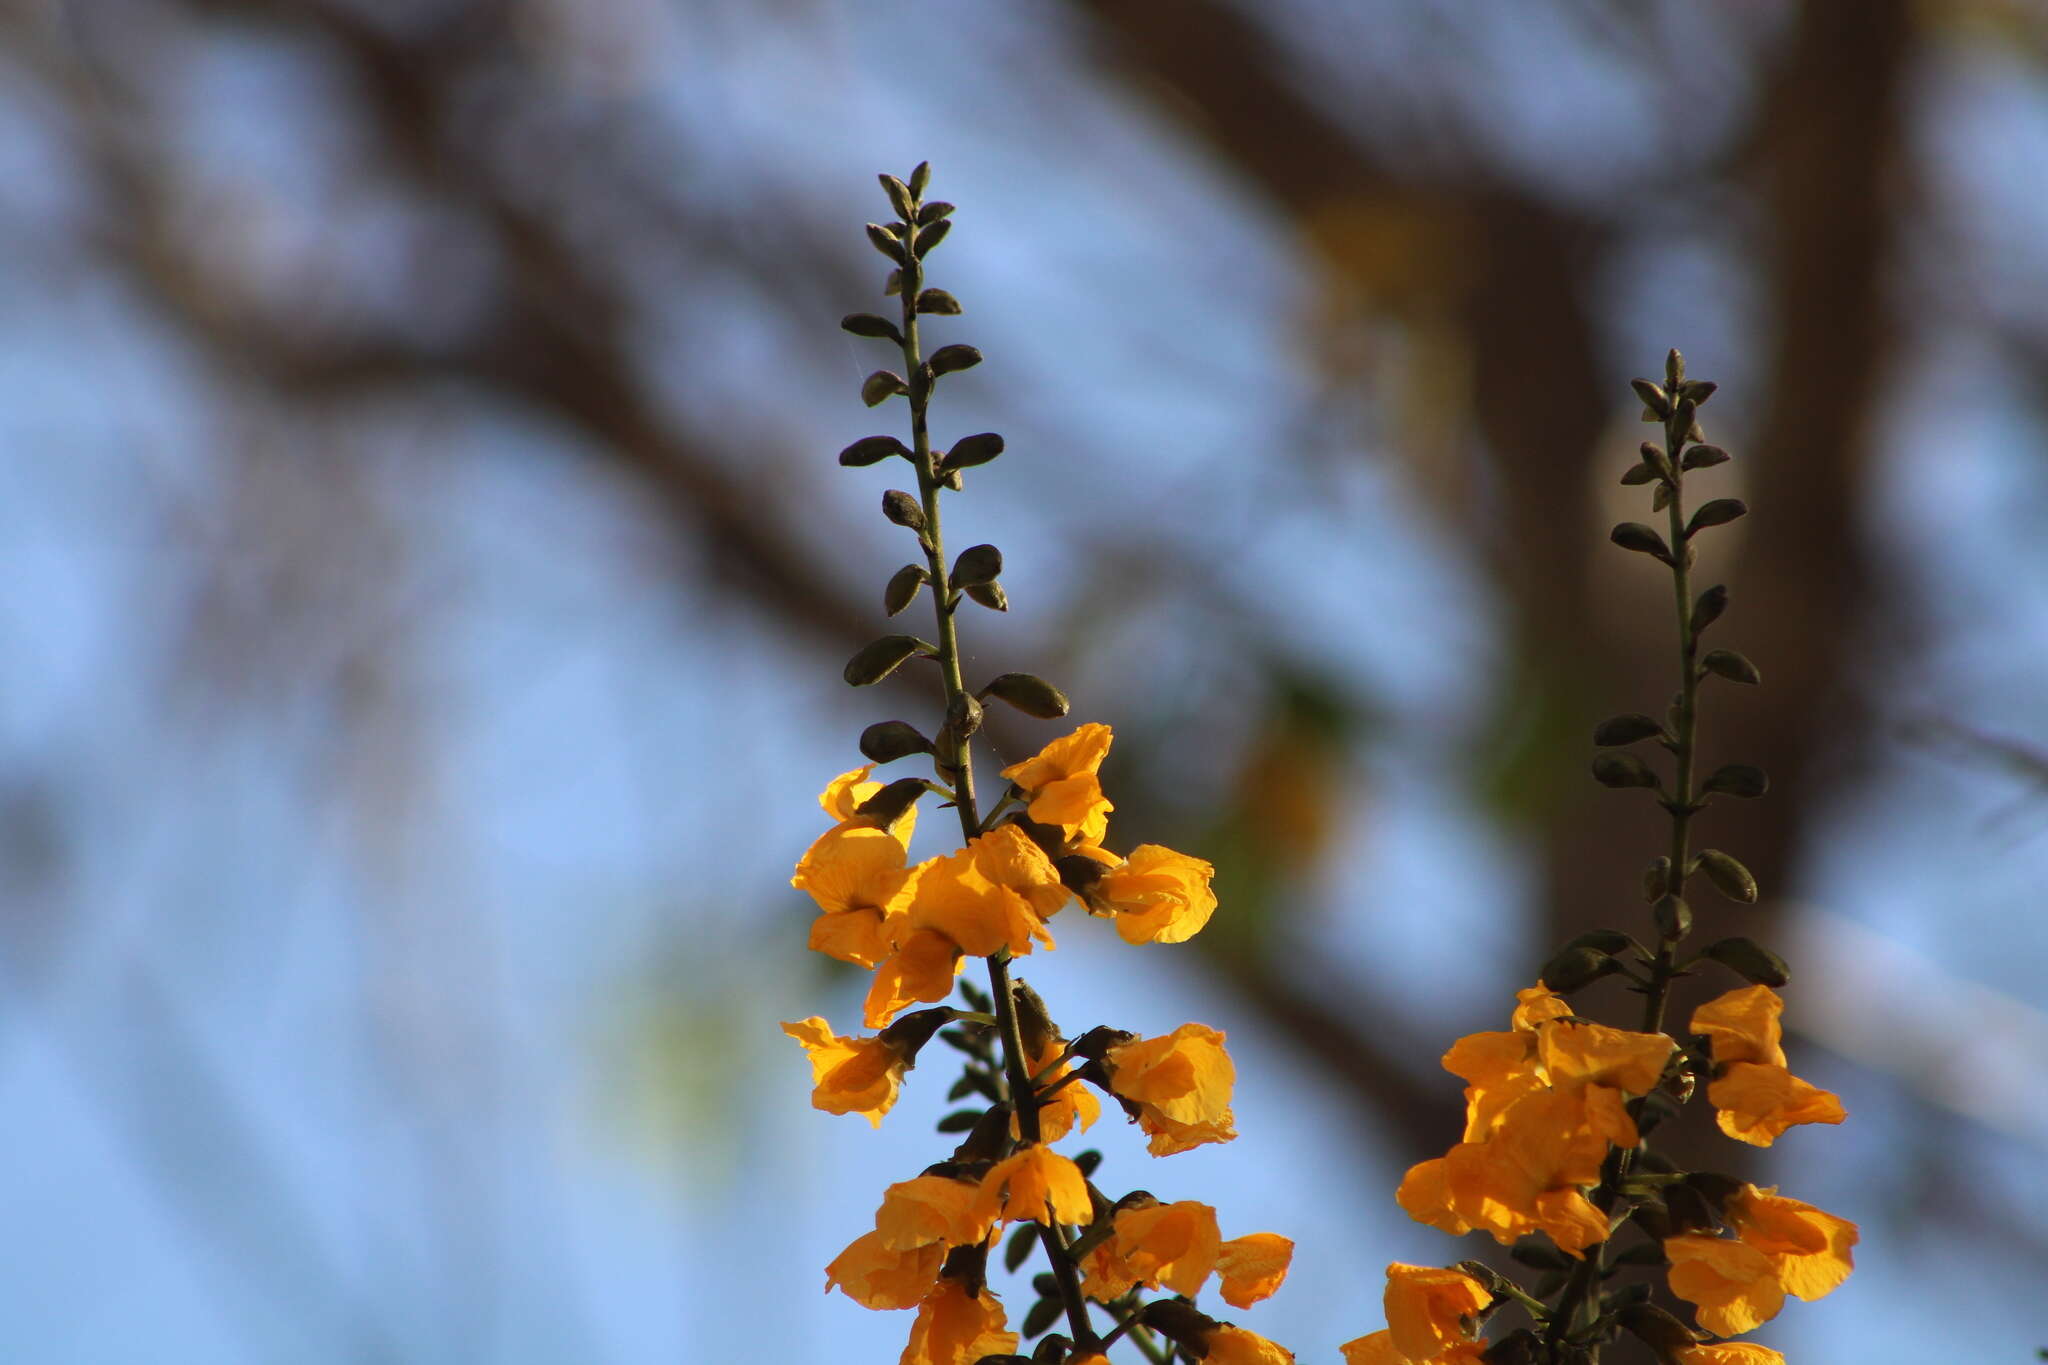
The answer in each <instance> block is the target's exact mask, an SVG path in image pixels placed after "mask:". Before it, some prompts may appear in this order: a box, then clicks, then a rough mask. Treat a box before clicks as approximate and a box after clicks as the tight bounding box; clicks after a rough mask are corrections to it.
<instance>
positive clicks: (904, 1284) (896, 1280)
mask: <svg viewBox="0 0 2048 1365" xmlns="http://www.w3.org/2000/svg"><path fill="white" fill-rule="evenodd" d="M945 1259H946V1248H945V1246H944V1245H943V1244H942V1243H939V1242H932V1243H930V1244H928V1245H925V1246H919V1247H910V1248H908V1249H906V1250H901V1251H898V1250H892V1249H891V1248H889V1247H888V1246H886V1245H884V1244H883V1241H882V1234H881V1233H879V1232H868V1233H863V1234H861V1235H860V1236H859V1237H856V1238H855V1239H854V1241H853V1244H852V1245H851V1246H849V1247H847V1248H846V1250H844V1251H842V1252H840V1253H839V1255H838V1256H837V1257H836V1258H835V1259H834V1260H833V1262H832V1264H831V1265H828V1266H826V1267H825V1292H826V1293H827V1294H829V1293H831V1292H832V1287H833V1286H834V1285H837V1286H838V1287H839V1289H840V1291H841V1292H842V1293H844V1294H845V1295H846V1297H847V1298H849V1299H852V1300H853V1301H854V1302H855V1303H857V1304H860V1305H861V1306H862V1307H865V1308H909V1307H910V1306H911V1305H913V1304H915V1303H916V1302H917V1301H918V1300H920V1299H922V1298H923V1297H924V1296H925V1295H926V1294H927V1293H929V1292H930V1291H931V1287H932V1283H933V1281H935V1280H937V1279H938V1278H939V1267H940V1266H941V1265H942V1264H944V1263H945Z"/></svg>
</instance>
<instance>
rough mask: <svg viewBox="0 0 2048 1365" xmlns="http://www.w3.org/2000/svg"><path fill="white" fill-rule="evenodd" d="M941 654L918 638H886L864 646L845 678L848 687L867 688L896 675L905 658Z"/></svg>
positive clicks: (848, 662) (849, 667)
mask: <svg viewBox="0 0 2048 1365" xmlns="http://www.w3.org/2000/svg"><path fill="white" fill-rule="evenodd" d="M938 652H939V651H938V648H937V646H935V645H928V644H926V643H925V642H924V641H922V640H920V639H918V638H917V637H916V636H915V635H884V636H883V637H882V638H881V639H879V640H874V641H870V642H869V643H868V644H865V645H862V646H861V648H860V652H859V653H857V654H855V655H854V656H853V657H852V658H851V659H848V660H847V661H846V669H845V672H844V674H843V675H842V676H844V677H845V679H846V681H847V685H848V686H851V687H867V686H869V685H870V684H872V683H878V682H880V681H881V680H882V679H884V678H886V677H888V676H889V675H890V674H891V673H894V672H895V671H896V670H897V668H898V667H900V666H901V665H902V663H903V661H904V660H905V659H909V658H913V657H915V656H916V655H919V654H925V655H932V654H937V653H938Z"/></svg>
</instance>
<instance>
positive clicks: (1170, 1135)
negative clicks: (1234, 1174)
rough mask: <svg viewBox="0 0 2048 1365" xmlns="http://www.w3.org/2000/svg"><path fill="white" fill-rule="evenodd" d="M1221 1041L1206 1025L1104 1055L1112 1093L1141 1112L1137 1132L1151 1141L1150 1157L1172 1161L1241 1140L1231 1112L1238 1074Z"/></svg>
mask: <svg viewBox="0 0 2048 1365" xmlns="http://www.w3.org/2000/svg"><path fill="white" fill-rule="evenodd" d="M1223 1039H1224V1035H1223V1034H1222V1033H1220V1032H1218V1031H1217V1030H1216V1029H1212V1028H1210V1027H1209V1026H1208V1025H1206V1024H1182V1025H1181V1026H1180V1027H1179V1028H1177V1029H1175V1030H1174V1031H1173V1032H1172V1033H1170V1034H1167V1035H1165V1036H1164V1037H1160V1038H1141V1039H1139V1040H1138V1041H1137V1042H1134V1043H1123V1044H1120V1045H1118V1046H1116V1047H1112V1048H1110V1049H1108V1051H1107V1052H1106V1053H1105V1054H1104V1056H1103V1060H1104V1063H1105V1069H1106V1070H1107V1071H1108V1072H1109V1085H1110V1089H1111V1090H1113V1091H1115V1092H1116V1093H1117V1094H1118V1095H1121V1096H1123V1097H1124V1098H1125V1099H1127V1100H1130V1101H1132V1102H1133V1103H1135V1104H1136V1105H1137V1106H1138V1126H1139V1127H1140V1128H1143V1129H1144V1130H1145V1132H1146V1133H1147V1134H1148V1135H1149V1136H1150V1137H1151V1141H1150V1143H1148V1144H1147V1146H1148V1149H1149V1150H1150V1151H1151V1153H1152V1155H1154V1156H1171V1155H1172V1154H1173V1153H1175V1152H1184V1151H1186V1150H1188V1149H1189V1148H1190V1147H1198V1146H1200V1145H1201V1144H1202V1143H1205V1142H1228V1141H1230V1140H1231V1139H1232V1138H1234V1137H1236V1136H1237V1129H1236V1128H1235V1127H1234V1126H1233V1118H1232V1115H1231V1112H1230V1090H1231V1087H1232V1085H1234V1084H1235V1083H1236V1081H1237V1071H1236V1068H1234V1067H1233V1066H1232V1065H1231V1064H1230V1054H1229V1053H1227V1052H1225V1051H1224V1050H1223Z"/></svg>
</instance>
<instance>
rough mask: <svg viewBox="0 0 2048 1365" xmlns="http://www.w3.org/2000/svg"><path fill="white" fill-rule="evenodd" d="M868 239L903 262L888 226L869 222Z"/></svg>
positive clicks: (882, 250)
mask: <svg viewBox="0 0 2048 1365" xmlns="http://www.w3.org/2000/svg"><path fill="white" fill-rule="evenodd" d="M868 241H870V242H872V243H873V244H874V248H875V250H877V251H879V252H881V253H882V254H883V255H884V256H887V257H888V258H889V259H890V260H892V261H894V262H896V264H898V265H902V264H903V243H901V242H899V241H897V240H896V234H895V233H894V232H892V231H890V230H889V229H888V228H885V227H883V226H882V225H881V224H880V223H869V224H868ZM870 406H872V404H870Z"/></svg>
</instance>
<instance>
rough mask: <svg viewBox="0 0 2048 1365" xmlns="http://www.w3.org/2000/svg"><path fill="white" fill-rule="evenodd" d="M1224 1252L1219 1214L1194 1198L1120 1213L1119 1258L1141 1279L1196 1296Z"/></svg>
mask: <svg viewBox="0 0 2048 1365" xmlns="http://www.w3.org/2000/svg"><path fill="white" fill-rule="evenodd" d="M1221 1249H1222V1235H1221V1234H1220V1233H1218V1232H1217V1231H1216V1210H1215V1209H1213V1208H1211V1207H1209V1206H1208V1205H1207V1204H1198V1203H1196V1202H1195V1201H1194V1200H1192V1199H1183V1200H1181V1201H1179V1202H1178V1203H1173V1204H1148V1205H1145V1206H1142V1207H1139V1208H1129V1209H1122V1210H1119V1211H1118V1213H1117V1215H1116V1254H1117V1257H1118V1258H1119V1259H1120V1260H1121V1261H1122V1262H1123V1265H1124V1267H1125V1268H1126V1269H1127V1270H1128V1271H1129V1273H1130V1274H1131V1275H1132V1277H1133V1278H1135V1279H1136V1280H1137V1281H1139V1282H1141V1283H1143V1284H1148V1285H1164V1286H1166V1287H1167V1288H1168V1289H1171V1290H1172V1291H1173V1292H1174V1293H1176V1294H1180V1295H1184V1296H1186V1297H1187V1298H1193V1297H1194V1296H1195V1295H1197V1294H1199V1293H1200V1292H1201V1290H1202V1285H1203V1284H1204V1283H1206V1282H1207V1281H1208V1278H1209V1274H1210V1272H1211V1271H1212V1270H1214V1269H1215V1267H1216V1257H1217V1254H1218V1253H1219V1252H1220V1251H1221Z"/></svg>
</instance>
